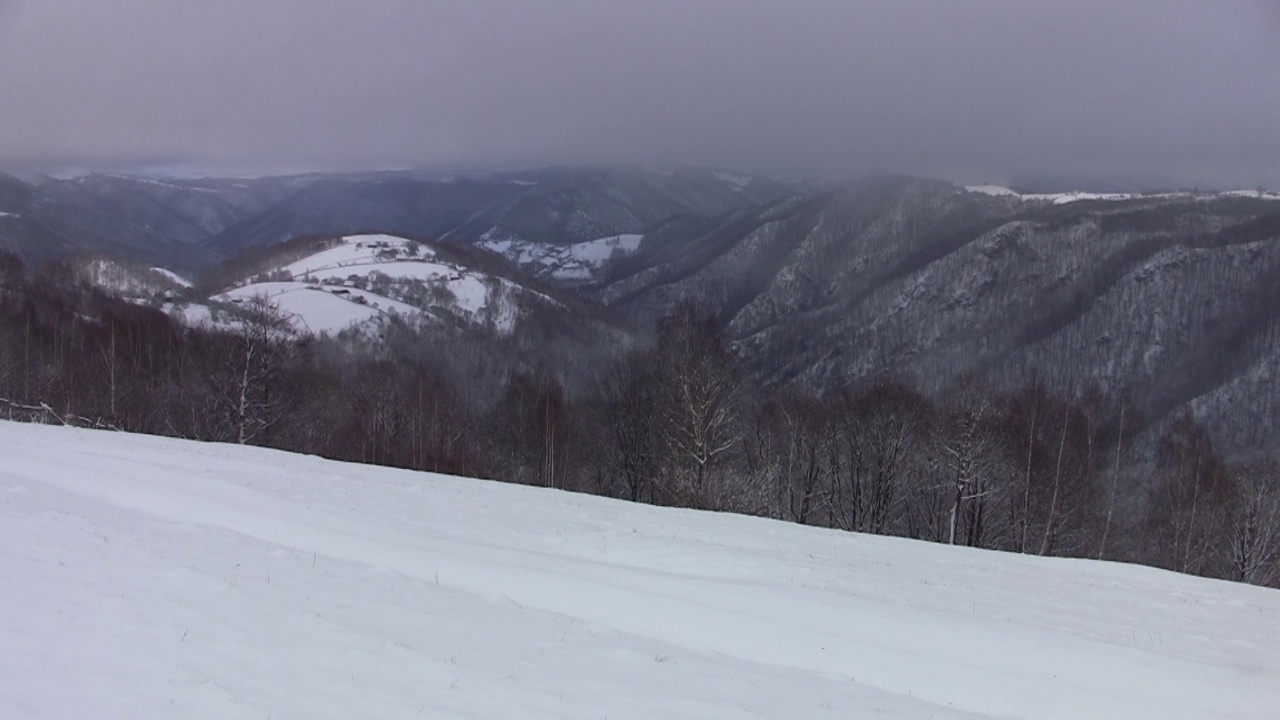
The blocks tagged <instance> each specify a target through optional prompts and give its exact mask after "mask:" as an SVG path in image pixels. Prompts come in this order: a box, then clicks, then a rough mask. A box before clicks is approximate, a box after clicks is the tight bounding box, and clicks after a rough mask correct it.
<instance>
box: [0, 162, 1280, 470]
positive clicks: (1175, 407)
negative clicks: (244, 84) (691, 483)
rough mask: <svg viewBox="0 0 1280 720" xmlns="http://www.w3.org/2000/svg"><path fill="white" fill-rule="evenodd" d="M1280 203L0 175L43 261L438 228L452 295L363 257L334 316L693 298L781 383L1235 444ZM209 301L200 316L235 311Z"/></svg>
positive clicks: (942, 187) (1125, 192) (1259, 359)
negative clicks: (1002, 394) (1098, 415)
mask: <svg viewBox="0 0 1280 720" xmlns="http://www.w3.org/2000/svg"><path fill="white" fill-rule="evenodd" d="M1037 189H1040V190H1052V189H1055V188H1053V187H1047V186H1042V187H1039V188H1037ZM1278 218H1280V196H1278V195H1275V194H1272V193H1267V192H1262V191H1237V192H1224V193H1198V192H1174V191H1168V192H1158V193H1150V192H1141V191H1139V190H1136V189H1132V188H1125V187H1120V186H1117V187H1113V188H1110V189H1109V191H1108V192H1097V191H1092V192H1084V191H1069V190H1068V191H1063V192H1026V191H1022V190H1015V189H1011V188H1007V187H1003V186H995V185H985V186H972V187H962V186H958V185H954V184H951V183H947V182H942V181H931V180H923V179H917V178H902V177H896V178H875V179H869V180H865V181H861V182H857V183H852V184H849V185H846V186H844V187H839V188H835V189H831V188H825V187H822V186H819V185H816V184H812V183H801V182H793V181H782V180H773V179H769V178H762V177H753V176H745V175H737V174H733V173H728V172H724V171H716V170H708V169H699V168H687V167H675V168H655V167H640V168H545V169H534V170H522V171H512V172H494V173H472V174H456V175H448V176H438V175H430V174H426V173H417V172H387V173H352V174H341V175H300V176H293V177H281V178H261V179H251V180H237V179H206V180H164V181H159V180H149V179H141V178H131V177H126V176H116V175H93V176H87V177H83V178H76V179H72V180H52V179H46V180H43V181H41V182H38V183H31V182H24V181H22V180H19V179H17V178H12V177H8V176H0V247H2V248H4V249H7V250H9V251H11V252H15V253H17V254H18V255H19V256H20V257H22V258H24V259H26V260H28V261H31V262H41V261H45V260H49V259H54V258H59V257H66V256H67V255H69V254H73V253H80V254H84V255H85V256H87V257H93V258H110V259H115V260H119V261H124V262H126V263H130V264H131V265H130V266H131V267H135V266H136V267H141V268H142V269H144V270H146V271H147V272H149V269H150V268H167V269H170V270H173V271H175V272H177V273H179V274H180V275H183V276H185V277H191V278H196V277H198V276H199V275H200V274H202V273H203V274H205V275H206V276H207V279H206V281H204V282H201V283H199V286H200V287H199V289H198V290H197V291H196V292H195V296H196V297H197V298H210V297H212V298H214V299H215V303H214V305H216V304H217V302H223V303H224V304H225V303H233V302H234V297H232V296H231V295H227V296H223V295H224V294H226V293H231V294H232V295H237V294H238V296H239V297H240V299H241V301H242V302H243V301H244V299H245V297H247V296H246V295H245V293H246V292H248V293H249V294H252V293H253V292H256V291H257V290H264V291H267V290H268V288H266V287H260V288H256V289H252V290H245V289H244V288H245V287H246V286H248V285H250V284H251V283H252V282H253V281H254V280H255V279H258V276H259V275H262V276H264V278H262V279H264V280H265V279H266V278H265V276H269V275H271V273H273V272H276V273H279V272H281V271H284V270H286V269H288V268H287V266H289V265H290V263H293V262H295V261H297V260H300V259H301V257H302V256H298V255H289V254H290V253H294V252H295V251H296V250H298V249H299V248H303V249H305V248H311V249H312V250H316V251H320V250H323V249H325V248H320V247H319V246H312V245H308V243H312V242H316V241H319V242H322V243H323V242H329V241H333V239H334V238H340V237H355V236H357V235H364V234H374V235H377V234H384V235H391V236H395V237H397V238H414V239H418V242H417V245H416V246H417V247H419V248H423V247H430V248H431V252H433V253H436V254H441V255H442V256H447V257H448V258H449V259H448V260H447V262H446V263H445V265H444V266H442V267H446V266H447V272H446V271H445V270H442V271H441V272H442V274H441V275H440V276H439V278H445V279H443V280H442V279H439V278H437V279H436V280H433V281H432V282H431V283H427V285H424V286H423V288H426V287H427V286H428V285H431V286H432V288H434V289H431V292H433V293H436V294H437V295H438V297H439V298H443V299H444V300H445V302H443V303H441V302H437V301H436V300H425V299H423V298H424V297H425V296H422V295H421V294H419V295H418V296H417V297H416V298H410V297H409V295H412V294H413V293H414V292H417V291H406V290H405V289H404V288H406V287H409V286H410V285H409V284H406V283H404V282H390V283H388V282H387V281H386V280H385V279H384V280H383V281H381V283H382V285H383V286H384V287H383V288H382V290H376V289H371V288H370V287H369V284H370V283H371V282H372V277H371V276H366V275H362V274H360V273H356V274H357V275H358V276H359V277H357V278H356V279H350V278H343V281H347V280H350V282H351V283H353V284H354V283H363V284H364V287H359V286H357V287H353V288H348V290H347V295H346V296H341V297H338V298H337V299H335V297H332V296H333V293H332V292H330V293H329V295H330V296H331V297H329V298H327V299H326V300H325V304H326V305H328V306H333V305H334V303H335V302H341V303H342V305H341V307H340V308H338V307H336V306H334V314H332V316H331V317H332V318H347V319H349V320H356V319H365V320H367V319H370V318H372V317H373V315H371V314H370V313H374V311H376V313H375V314H376V315H378V316H379V317H383V316H385V315H386V312H385V311H386V310H387V309H388V308H391V307H398V308H399V309H401V310H403V309H404V308H403V307H401V306H399V305H397V304H396V303H407V304H408V305H411V306H413V307H414V308H416V309H418V310H423V311H425V312H426V314H427V315H430V316H432V317H435V318H436V319H437V320H438V321H440V322H442V323H443V324H447V325H448V324H452V325H456V326H459V327H461V326H468V327H481V326H484V327H490V325H491V324H490V323H489V322H488V321H487V320H486V321H482V322H477V321H476V320H477V318H478V317H480V316H481V315H484V314H485V313H487V312H488V310H485V311H484V312H481V313H479V314H477V311H479V309H480V308H482V307H483V308H495V307H498V306H499V305H501V304H502V302H498V303H497V305H494V304H493V303H492V302H491V298H488V294H487V291H486V299H485V300H484V301H479V300H476V301H475V302H472V301H471V300H469V299H466V298H478V297H479V295H478V294H476V293H469V292H455V291H454V290H453V289H449V288H448V287H446V286H450V285H452V284H454V283H455V282H457V281H450V280H448V279H447V278H448V277H449V276H452V275H462V276H464V277H472V275H471V274H473V273H474V276H475V277H477V278H480V277H483V278H485V279H484V280H482V281H479V282H482V283H484V282H492V283H496V284H495V285H493V286H494V287H503V288H508V289H509V290H510V292H509V293H507V294H509V295H510V297H511V298H527V299H530V300H529V302H527V303H526V302H525V301H524V300H521V299H513V300H512V302H513V303H514V304H515V305H520V306H521V307H525V306H529V307H535V306H536V307H544V308H545V309H546V313H542V312H541V311H540V314H542V315H544V316H545V317H544V319H546V321H547V323H549V324H548V328H549V327H558V328H560V329H561V330H565V329H566V328H568V327H570V326H574V327H576V328H578V329H579V330H580V329H581V328H582V327H585V326H592V327H602V328H603V327H607V328H613V330H609V331H608V332H607V333H606V335H607V336H609V337H615V338H621V337H628V338H629V337H632V336H635V335H637V334H639V335H643V332H640V333H636V332H633V330H640V331H643V330H644V329H645V328H648V327H652V325H653V324H654V322H655V321H656V320H657V319H658V318H659V317H661V316H662V315H663V314H664V313H666V312H667V311H668V310H669V309H670V308H671V307H672V306H673V305H674V304H675V303H676V302H677V301H678V300H680V299H681V298H685V297H690V298H693V299H695V300H697V301H698V302H699V303H700V304H702V305H703V306H704V307H706V308H709V309H710V310H711V311H713V312H714V314H715V316H716V318H717V322H718V324H719V326H720V327H721V328H722V329H723V330H724V331H725V332H726V334H727V336H728V337H729V339H730V341H731V343H732V347H733V348H734V349H735V350H736V352H737V354H738V355H739V357H740V358H741V359H742V361H743V362H744V363H745V365H746V366H747V368H748V370H749V372H750V374H751V375H752V377H753V379H754V380H755V381H757V382H758V383H759V384H761V385H764V386H766V387H770V388H781V387H793V388H798V389H804V390H809V391H816V392H824V391H831V390H840V389H844V388H852V387H856V386H860V385H862V384H865V383H867V382H869V381H871V380H873V379H875V378H883V377H897V378H901V379H903V380H906V381H908V382H909V383H911V384H913V385H915V386H917V387H919V388H921V389H922V390H925V391H926V392H928V393H929V394H931V395H933V396H935V397H939V396H942V395H945V394H946V393H948V392H949V391H951V390H952V389H954V388H956V387H957V386H958V385H959V384H961V383H962V382H964V381H965V380H966V379H968V378H971V377H974V376H980V377H984V378H986V379H987V380H988V381H989V382H992V383H994V384H996V385H998V386H1000V387H1002V388H1004V389H1009V388H1013V387H1017V386H1020V385H1022V384H1025V383H1027V382H1030V381H1031V380H1032V379H1033V378H1034V379H1036V381H1038V382H1044V383H1047V384H1049V385H1051V386H1053V387H1055V388H1056V389H1059V390H1062V391H1064V392H1069V393H1072V394H1078V393H1081V392H1083V391H1084V390H1085V389H1086V388H1087V386H1090V385H1092V386H1095V387H1096V388H1097V389H1098V390H1101V391H1102V392H1103V393H1104V394H1107V395H1110V396H1111V397H1115V396H1117V395H1118V394H1120V393H1127V394H1128V395H1129V396H1131V397H1133V398H1134V402H1135V404H1136V407H1135V410H1137V411H1138V412H1139V414H1140V415H1141V416H1142V417H1143V418H1144V421H1143V422H1144V423H1145V424H1146V425H1147V426H1149V427H1157V426H1159V424H1160V423H1161V422H1162V420H1163V419H1165V418H1169V417H1171V416H1172V415H1173V414H1175V413H1177V412H1178V411H1180V410H1182V409H1192V410H1194V411H1195V412H1196V413H1197V415H1198V416H1200V417H1201V418H1202V419H1204V420H1205V422H1207V423H1209V424H1211V425H1213V426H1215V429H1216V432H1218V433H1219V439H1220V440H1221V441H1222V443H1223V446H1224V447H1225V448H1227V449H1228V450H1229V451H1231V452H1233V453H1243V452H1249V451H1252V450H1257V449H1265V448H1267V447H1271V446H1275V445H1277V442H1278V440H1280V392H1277V391H1275V390H1273V389H1272V388H1273V387H1275V386H1276V383H1275V382H1274V381H1275V379H1277V377H1280V367H1278V366H1277V361H1276V360H1275V359H1274V358H1276V357H1280V347H1278V346H1277V344H1278V343H1280V340H1278V339H1277V338H1280V327H1278V326H1277V322H1278V321H1277V318H1276V309H1280V298H1277V297H1276V293H1277V291H1276V290H1275V288H1277V287H1280V283H1277V282H1276V281H1277V279H1278V277H1277V276H1278V274H1280V255H1278V254H1277V247H1278V246H1277V240H1278V239H1280V229H1278V226H1280V219H1278ZM290 242H296V243H299V244H298V245H290ZM395 242H396V243H400V244H398V245H397V247H401V246H402V244H403V243H404V242H407V240H404V241H400V240H397V241H395ZM286 256H288V257H287V258H286ZM496 256H502V258H505V260H506V262H503V261H502V260H501V259H500V258H498V257H496ZM427 261H428V258H426V257H425V256H424V257H417V258H414V259H413V262H414V263H419V264H421V263H425V262H427ZM273 262H274V264H272V263H273ZM476 263H478V265H477V264H476ZM366 269H368V270H370V271H371V270H373V269H374V266H373V264H369V265H368V266H367V268H366ZM386 269H388V268H383V270H386ZM415 269H416V268H415ZM384 275H385V273H384ZM336 279H337V278H329V280H331V281H332V280H336ZM147 282H150V281H147ZM273 282H286V283H292V284H290V285H287V286H285V285H281V286H274V287H273V289H271V292H273V293H274V294H275V295H277V296H279V298H280V299H282V300H284V301H285V302H286V303H289V302H292V301H293V300H295V299H300V298H304V297H305V298H310V299H313V300H314V299H316V298H319V297H320V296H319V295H314V293H315V292H316V291H315V290H304V289H305V288H306V287H307V286H308V285H309V284H316V283H308V282H307V281H306V280H303V279H299V278H297V277H292V278H290V279H287V280H280V279H279V278H276V279H275V280H273ZM468 282H469V281H468ZM432 283H434V285H432ZM397 285H399V286H400V287H399V289H396V286H397ZM387 287H390V288H392V289H387ZM285 290H289V293H288V294H283V293H284V291H285ZM303 292H305V293H308V294H299V293H303ZM406 292H408V294H406ZM504 292H506V291H504ZM367 293H372V294H371V295H370V294H367ZM387 293H390V294H387ZM348 296H349V298H350V299H348ZM375 296H376V297H375ZM152 297H155V295H154V294H153V295H152ZM356 297H359V298H362V299H363V300H364V302H365V303H366V304H365V305H364V306H363V307H362V308H359V309H358V308H355V307H354V306H355V305H356V304H358V303H356V302H355V300H354V298H356ZM406 298H408V299H406ZM450 298H452V299H450ZM537 298H550V299H551V300H550V301H549V302H543V301H542V300H537ZM468 302H471V309H470V310H468V309H467V308H466V307H464V306H466V305H467V303H468ZM370 303H377V305H378V306H377V307H376V308H374V307H373V305H372V304H370ZM200 305H204V303H200ZM193 307H194V308H195V309H194V310H193V311H192V312H193V313H194V315H193V317H197V318H203V317H206V316H209V317H212V316H213V315H215V314H216V307H214V306H213V305H211V306H208V307H210V308H212V309H210V310H205V309H202V308H201V307H199V306H193ZM513 307H514V305H513ZM175 309H180V308H175ZM339 309H340V310H343V311H348V312H345V313H340V312H337V310H339ZM352 311H354V312H352ZM504 313H505V314H504ZM321 314H322V315H324V314H325V313H321ZM306 315H307V313H305V312H304V313H300V314H299V317H303V316H306ZM489 315H490V316H492V317H507V318H508V319H510V318H512V317H515V315H514V314H512V313H511V312H509V311H496V314H494V313H490V314H489ZM550 318H554V319H550ZM540 322H541V321H540ZM335 323H337V324H335ZM304 324H305V325H306V327H311V326H312V323H311V321H310V319H308V320H306V321H305V323H304ZM338 325H342V326H344V327H345V325H346V322H345V321H342V320H340V319H331V320H330V319H326V318H318V319H317V322H316V323H315V327H323V328H326V329H327V330H330V331H334V330H337V329H338ZM515 327H516V326H515V325H512V324H510V322H508V321H505V320H504V321H501V322H496V323H493V324H492V326H491V329H495V330H502V332H505V333H507V334H508V335H509V336H510V337H512V338H515V339H517V340H518V341H519V342H520V343H522V344H523V347H530V346H531V345H532V344H534V343H535V340H534V339H533V338H534V337H536V338H537V342H539V343H543V344H556V343H558V342H560V341H561V339H562V338H561V337H560V336H559V335H557V333H556V332H552V331H550V330H548V331H547V332H545V333H541V334H536V335H528V334H526V333H524V332H518V331H516V330H515ZM530 327H531V326H530ZM504 328H505V329H504ZM623 328H625V330H624V329H623ZM615 330H616V332H615ZM573 332H577V331H573ZM571 334H572V333H571ZM592 337H595V338H596V339H597V340H598V339H600V336H596V335H595V334H594V331H592V332H586V333H584V334H580V335H579V339H580V340H581V341H582V342H587V341H588V338H592ZM601 342H603V341H601ZM627 342H630V340H627Z"/></svg>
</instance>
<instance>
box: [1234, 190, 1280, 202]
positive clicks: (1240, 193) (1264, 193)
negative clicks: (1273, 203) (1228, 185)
mask: <svg viewBox="0 0 1280 720" xmlns="http://www.w3.org/2000/svg"><path fill="white" fill-rule="evenodd" d="M1222 194H1223V195H1226V196H1228V197H1246V198H1256V199H1259V200H1280V193H1276V192H1271V191H1270V190H1229V191H1227V192H1224V193H1222Z"/></svg>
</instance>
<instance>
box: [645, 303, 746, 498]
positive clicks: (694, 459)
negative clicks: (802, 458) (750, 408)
mask: <svg viewBox="0 0 1280 720" xmlns="http://www.w3.org/2000/svg"><path fill="white" fill-rule="evenodd" d="M659 356H660V358H661V362H662V374H663V379H664V386H665V392H664V394H663V402H662V424H661V432H662V437H663V440H664V441H665V443H666V445H667V448H668V450H669V452H670V455H671V457H670V460H671V462H670V465H669V467H668V470H669V472H668V474H667V484H668V492H669V493H671V494H673V495H675V496H684V497H687V498H688V499H689V502H691V503H693V504H697V505H703V506H706V505H709V504H710V499H711V498H710V497H709V494H708V488H707V479H708V475H709V473H710V472H711V470H712V468H713V467H714V466H715V465H717V464H718V463H720V462H721V461H723V460H725V459H726V458H727V457H728V455H729V454H730V452H731V451H732V449H733V448H734V446H735V444H736V443H737V442H738V440H739V437H740V427H739V423H740V416H739V409H740V408H739V398H738V390H739V387H740V384H741V379H740V373H739V372H738V368H737V365H736V363H735V361H734V359H733V356H732V355H731V354H730V353H729V350H728V348H726V347H725V345H724V341H723V339H722V338H721V337H720V335H719V333H718V332H716V330H715V327H714V320H713V319H712V318H710V317H709V316H706V315H703V314H702V313H701V312H700V311H699V310H698V309H697V308H696V307H695V306H694V305H692V304H691V303H688V302H684V303H681V304H680V305H678V306H677V307H676V309H675V310H674V311H673V312H672V313H671V314H670V315H668V316H667V317H665V318H664V319H663V320H662V322H661V324H660V326H659ZM673 499H674V498H673Z"/></svg>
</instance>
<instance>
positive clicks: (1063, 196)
mask: <svg viewBox="0 0 1280 720" xmlns="http://www.w3.org/2000/svg"><path fill="white" fill-rule="evenodd" d="M964 189H965V190H967V191H969V192H971V193H979V194H982V195H992V196H997V197H1013V198H1017V199H1019V200H1026V201H1028V202H1048V203H1053V204H1054V205H1065V204H1067V203H1073V202H1080V201H1083V200H1103V201H1116V200H1142V199H1157V198H1185V197H1193V196H1195V195H1194V194H1193V193H1186V192H1167V193H1092V192H1083V191H1079V190H1076V191H1072V192H1063V193H1026V194H1024V193H1019V192H1018V191H1016V190H1011V189H1009V188H1007V187H1004V186H1003V185H966V186H965V188H964ZM1199 197H1204V198H1214V197H1249V198H1261V199H1267V200H1280V193H1273V192H1269V191H1265V190H1231V191H1227V192H1221V193H1210V194H1208V195H1203V196H1199Z"/></svg>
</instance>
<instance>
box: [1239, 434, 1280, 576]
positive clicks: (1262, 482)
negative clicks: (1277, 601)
mask: <svg viewBox="0 0 1280 720" xmlns="http://www.w3.org/2000/svg"><path fill="white" fill-rule="evenodd" d="M1238 475H1239V482H1238V484H1237V489H1236V497H1235V498H1233V502H1232V508H1231V511H1230V513H1229V518H1230V522H1229V527H1228V530H1229V532H1230V533H1231V541H1230V548H1229V552H1230V558H1229V561H1230V570H1231V579H1232V580H1238V581H1240V582H1247V583H1253V584H1255V585H1278V584H1280V464H1277V463H1276V461H1275V460H1274V459H1271V458H1267V459H1264V460H1258V461H1255V462H1252V463H1250V464H1248V465H1246V466H1244V467H1243V468H1240V469H1239V470H1238Z"/></svg>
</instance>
